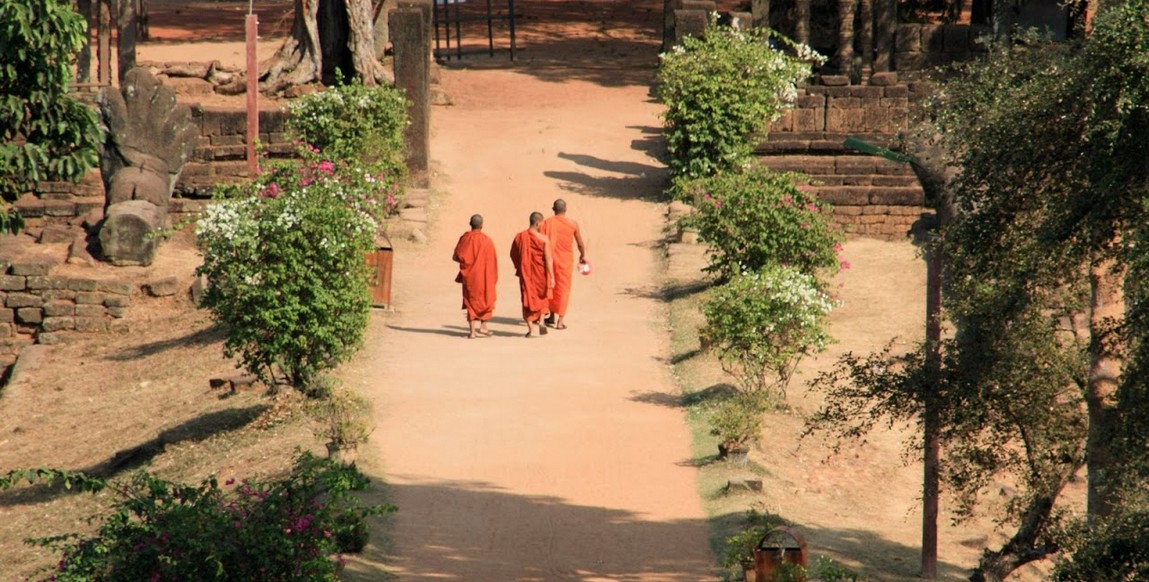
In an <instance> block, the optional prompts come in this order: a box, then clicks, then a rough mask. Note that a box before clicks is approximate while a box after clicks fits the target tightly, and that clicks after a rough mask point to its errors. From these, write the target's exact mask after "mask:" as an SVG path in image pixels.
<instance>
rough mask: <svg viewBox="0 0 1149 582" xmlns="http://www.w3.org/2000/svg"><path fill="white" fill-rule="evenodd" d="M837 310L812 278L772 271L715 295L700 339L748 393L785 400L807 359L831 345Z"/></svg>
mask: <svg viewBox="0 0 1149 582" xmlns="http://www.w3.org/2000/svg"><path fill="white" fill-rule="evenodd" d="M833 307H834V302H833V301H832V300H831V299H830V297H829V296H827V295H826V294H825V293H824V292H823V291H821V290H820V289H819V288H818V285H817V283H816V282H815V279H814V278H813V277H812V276H810V275H807V274H804V273H802V272H800V271H798V270H797V269H794V268H792V267H777V266H775V267H766V268H764V269H762V270H761V271H759V272H754V273H746V274H743V275H738V276H736V277H734V279H732V280H731V281H730V282H729V283H727V284H725V285H722V286H721V287H718V288H716V289H715V290H714V292H713V294H712V295H711V296H710V297H709V298H708V299H707V300H706V301H705V302H704V303H703V306H702V311H703V314H704V315H705V316H706V325H705V326H704V327H703V328H702V330H701V331H700V332H699V335H700V336H701V337H702V338H703V339H704V341H705V342H707V343H708V344H709V345H711V346H712V347H713V349H714V350H716V352H717V355H718V359H719V361H720V362H721V364H722V369H723V370H725V371H726V372H727V373H728V374H730V375H732V376H734V378H735V379H736V380H737V381H738V385H739V388H740V389H741V391H742V392H743V393H745V394H756V395H761V397H763V398H766V399H768V400H779V399H781V398H784V397H785V391H786V386H787V385H788V383H789V382H790V377H791V376H792V375H793V374H794V371H795V369H796V368H797V366H798V363H799V362H800V361H801V360H802V358H803V357H805V356H806V355H808V354H811V353H816V352H819V351H822V350H823V349H825V347H826V345H827V344H828V343H829V342H830V335H829V334H828V333H827V332H826V330H825V326H826V317H827V316H828V315H829V313H830V310H831V309H833Z"/></svg>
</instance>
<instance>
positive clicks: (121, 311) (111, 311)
mask: <svg viewBox="0 0 1149 582" xmlns="http://www.w3.org/2000/svg"><path fill="white" fill-rule="evenodd" d="M107 312H108V315H110V316H112V317H114V318H116V319H120V318H121V317H123V316H124V315H126V314H127V312H128V310H127V308H126V307H108V308H107Z"/></svg>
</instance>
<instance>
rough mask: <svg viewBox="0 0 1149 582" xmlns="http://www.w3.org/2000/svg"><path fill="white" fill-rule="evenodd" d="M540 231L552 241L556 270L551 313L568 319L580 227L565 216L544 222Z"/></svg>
mask: <svg viewBox="0 0 1149 582" xmlns="http://www.w3.org/2000/svg"><path fill="white" fill-rule="evenodd" d="M539 230H541V231H542V232H543V234H545V235H547V237H548V238H550V239H551V259H552V260H553V261H554V265H555V266H554V269H555V291H554V296H553V297H552V298H551V302H550V310H551V313H554V314H557V315H559V316H561V317H566V314H567V305H568V304H569V303H570V300H571V280H572V279H573V275H574V265H575V256H574V251H575V231H576V230H578V225H577V224H576V223H575V221H573V220H571V219H569V218H567V217H565V216H552V217H550V218H548V219H546V220H544V221H543V223H542V225H540V226H539Z"/></svg>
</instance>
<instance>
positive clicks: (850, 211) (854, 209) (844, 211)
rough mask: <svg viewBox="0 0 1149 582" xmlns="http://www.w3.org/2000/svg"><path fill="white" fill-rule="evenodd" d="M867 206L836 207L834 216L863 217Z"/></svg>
mask: <svg viewBox="0 0 1149 582" xmlns="http://www.w3.org/2000/svg"><path fill="white" fill-rule="evenodd" d="M865 209H866V207H865V206H845V205H843V206H834V210H833V214H834V216H844V217H854V216H861V214H862V213H863V212H865Z"/></svg>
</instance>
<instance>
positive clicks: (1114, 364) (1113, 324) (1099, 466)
mask: <svg viewBox="0 0 1149 582" xmlns="http://www.w3.org/2000/svg"><path fill="white" fill-rule="evenodd" d="M1113 244H1116V243H1113ZM1094 252H1095V253H1097V254H1098V255H1100V253H1101V252H1102V251H1094ZM1124 279H1125V267H1124V265H1123V264H1121V263H1119V262H1118V261H1116V260H1114V259H1111V258H1108V257H1101V256H1095V257H1094V258H1093V260H1092V261H1091V264H1090V265H1089V287H1090V293H1091V299H1090V312H1089V332H1090V336H1091V338H1090V346H1089V356H1090V357H1089V385H1088V387H1087V388H1086V391H1085V392H1086V393H1085V403H1086V406H1087V408H1088V411H1089V435H1088V437H1087V438H1086V444H1085V458H1086V463H1087V464H1088V466H1089V484H1088V489H1087V492H1086V506H1087V507H1086V509H1087V513H1088V516H1089V519H1090V521H1094V520H1096V519H1097V518H1100V517H1106V516H1108V515H1109V514H1110V513H1111V512H1112V511H1113V508H1114V495H1115V493H1116V492H1115V491H1113V487H1112V485H1113V484H1114V483H1116V481H1117V479H1116V475H1114V473H1115V472H1116V471H1117V468H1118V467H1117V466H1116V465H1115V462H1114V461H1115V457H1114V455H1113V452H1112V450H1111V448H1110V447H1111V446H1112V444H1113V442H1112V441H1113V437H1114V435H1115V434H1116V423H1117V416H1118V415H1117V410H1116V409H1117V388H1118V384H1119V382H1120V378H1121V358H1122V353H1121V348H1120V345H1121V344H1120V339H1119V338H1117V337H1116V335H1117V333H1119V332H1118V330H1117V326H1118V325H1119V324H1120V323H1121V322H1122V320H1123V319H1124V316H1125V300H1124V299H1125V298H1124V293H1123V292H1122V284H1123V282H1124Z"/></svg>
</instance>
